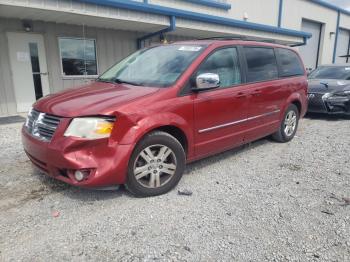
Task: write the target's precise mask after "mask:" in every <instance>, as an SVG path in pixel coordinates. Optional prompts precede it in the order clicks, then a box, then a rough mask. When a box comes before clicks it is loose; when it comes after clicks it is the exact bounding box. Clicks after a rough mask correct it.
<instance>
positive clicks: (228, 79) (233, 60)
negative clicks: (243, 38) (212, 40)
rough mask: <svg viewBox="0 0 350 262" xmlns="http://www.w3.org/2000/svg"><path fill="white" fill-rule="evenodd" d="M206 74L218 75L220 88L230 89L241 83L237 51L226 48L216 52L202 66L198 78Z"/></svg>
mask: <svg viewBox="0 0 350 262" xmlns="http://www.w3.org/2000/svg"><path fill="white" fill-rule="evenodd" d="M204 73H214V74H218V75H219V77H220V87H229V86H234V85H238V84H240V83H241V71H240V66H239V60H238V54H237V49H236V48H234V47H232V48H225V49H220V50H218V51H215V53H213V54H211V55H210V56H209V57H208V58H207V59H206V60H205V61H204V63H203V64H201V65H200V67H199V69H198V71H197V76H198V75H200V74H204Z"/></svg>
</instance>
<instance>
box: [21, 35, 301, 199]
mask: <svg viewBox="0 0 350 262" xmlns="http://www.w3.org/2000/svg"><path fill="white" fill-rule="evenodd" d="M306 109H307V77H306V72H305V69H304V66H303V63H302V61H301V59H300V57H299V55H298V54H297V52H296V51H295V50H294V49H292V48H289V47H286V46H281V45H276V44H271V43H263V42H253V41H242V40H197V41H187V42H178V43H173V44H168V45H159V46H153V47H150V48H146V49H142V50H139V51H137V52H135V53H134V54H132V55H130V56H129V57H127V58H125V59H124V60H122V61H121V62H119V63H117V64H116V65H114V66H112V67H111V68H110V69H109V70H107V71H106V72H105V73H104V74H102V75H101V76H100V77H99V78H98V79H97V80H96V81H95V82H93V83H91V84H89V85H87V86H84V87H81V88H76V89H70V90H66V91H63V92H61V93H57V94H54V95H49V96H47V97H45V98H43V99H40V100H39V101H37V102H36V103H35V104H34V105H33V109H32V110H31V111H30V112H29V114H28V118H27V121H26V123H25V125H24V126H23V130H22V140H23V146H24V150H25V152H26V153H27V155H28V157H29V158H30V160H31V161H32V162H33V164H34V165H35V166H37V167H38V168H39V169H41V170H42V171H44V172H45V173H47V174H48V175H49V176H52V177H54V178H56V179H59V180H61V181H64V182H66V183H69V184H72V185H75V186H80V187H89V188H103V189H105V188H113V187H116V186H118V185H120V184H124V185H125V186H126V187H127V189H128V190H129V191H130V192H132V193H133V194H135V195H137V196H154V195H159V194H163V193H166V192H168V191H169V190H171V189H172V188H173V187H174V186H175V185H176V184H177V183H178V182H179V180H180V178H181V176H182V174H183V172H184V169H185V166H186V163H189V162H192V161H195V160H197V159H201V158H204V157H207V156H210V155H213V154H216V153H219V152H222V151H224V150H228V149H230V148H233V147H237V146H239V145H242V144H245V143H248V142H251V141H253V140H257V139H259V138H262V137H266V136H269V135H272V137H273V138H274V139H276V140H277V141H279V142H288V141H290V140H291V139H292V138H293V137H294V135H295V133H296V131H297V127H298V121H299V118H300V117H302V116H304V114H305V112H306Z"/></svg>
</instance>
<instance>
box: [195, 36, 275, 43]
mask: <svg viewBox="0 0 350 262" xmlns="http://www.w3.org/2000/svg"><path fill="white" fill-rule="evenodd" d="M196 40H222V41H225V40H243V41H257V42H267V43H276V40H273V39H258V38H249V37H247V36H213V37H205V38H197V39H196Z"/></svg>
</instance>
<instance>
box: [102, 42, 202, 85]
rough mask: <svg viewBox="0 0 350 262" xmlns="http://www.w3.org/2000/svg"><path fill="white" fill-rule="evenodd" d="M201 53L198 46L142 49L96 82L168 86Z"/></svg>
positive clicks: (200, 48)
mask: <svg viewBox="0 0 350 262" xmlns="http://www.w3.org/2000/svg"><path fill="white" fill-rule="evenodd" d="M203 50H204V46H202V45H163V46H156V47H151V48H148V49H143V50H140V51H137V52H136V53H134V54H132V55H130V56H129V57H127V58H125V59H124V60H122V61H121V62H119V63H117V64H116V65H114V66H113V67H111V68H110V69H108V70H107V71H106V72H105V73H104V74H102V75H101V76H100V77H99V79H98V80H99V81H108V82H116V83H127V84H132V85H140V86H154V87H166V86H171V85H172V84H174V83H175V82H176V80H177V79H178V78H179V77H180V76H181V75H182V73H183V72H184V71H185V70H186V69H187V67H188V66H189V65H190V64H191V63H192V62H193V60H194V59H195V58H196V57H198V55H199V54H200V53H201V52H202V51H203Z"/></svg>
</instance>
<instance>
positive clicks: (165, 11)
mask: <svg viewBox="0 0 350 262" xmlns="http://www.w3.org/2000/svg"><path fill="white" fill-rule="evenodd" d="M76 1H79V2H85V3H91V4H96V5H105V6H111V7H116V8H122V9H127V10H133V11H139V12H146V13H151V14H157V15H166V16H175V17H177V18H183V19H188V20H192V21H199V22H204V23H211V24H217V25H225V26H230V27H238V28H243V29H249V30H256V31H263V32H269V33H275V34H280V35H287V36H294V37H306V38H310V37H311V36H312V34H310V33H307V32H302V31H297V30H291V29H284V28H278V27H275V26H270V25H263V24H257V23H252V22H246V21H241V20H235V19H230V18H225V17H220V16H214V15H207V14H203V13H197V12H191V11H185V10H180V9H175V8H169V7H164V6H159V5H153V4H145V3H142V2H135V1H130V0H76Z"/></svg>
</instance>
